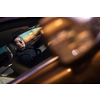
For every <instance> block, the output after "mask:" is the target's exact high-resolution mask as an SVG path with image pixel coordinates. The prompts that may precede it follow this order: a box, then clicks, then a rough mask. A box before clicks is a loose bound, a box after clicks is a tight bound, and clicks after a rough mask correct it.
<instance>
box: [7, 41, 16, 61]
mask: <svg viewBox="0 0 100 100" xmlns="http://www.w3.org/2000/svg"><path fill="white" fill-rule="evenodd" d="M7 49H8V51H9V58H10V60H12V59H13V58H15V56H16V49H15V47H14V45H13V44H12V43H9V44H8V45H7Z"/></svg>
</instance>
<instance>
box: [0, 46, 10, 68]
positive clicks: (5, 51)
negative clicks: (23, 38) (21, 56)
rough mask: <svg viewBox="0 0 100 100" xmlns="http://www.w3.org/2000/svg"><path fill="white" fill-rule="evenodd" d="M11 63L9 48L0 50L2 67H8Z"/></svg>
mask: <svg viewBox="0 0 100 100" xmlns="http://www.w3.org/2000/svg"><path fill="white" fill-rule="evenodd" d="M8 61H9V52H8V49H7V46H6V45H5V46H3V47H1V48H0V67H2V66H4V65H6V64H7V63H8Z"/></svg>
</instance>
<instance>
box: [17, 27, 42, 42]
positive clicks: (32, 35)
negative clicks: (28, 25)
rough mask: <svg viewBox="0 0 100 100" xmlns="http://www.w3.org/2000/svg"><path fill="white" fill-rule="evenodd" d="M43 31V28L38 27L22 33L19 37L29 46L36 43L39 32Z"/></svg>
mask: <svg viewBox="0 0 100 100" xmlns="http://www.w3.org/2000/svg"><path fill="white" fill-rule="evenodd" d="M41 29H42V27H38V28H34V29H31V30H29V31H27V32H24V33H22V34H21V35H19V36H18V37H20V38H21V39H23V41H24V42H25V43H26V44H28V43H29V42H30V41H32V40H33V41H34V40H35V39H36V37H38V36H39V34H38V33H39V31H40V30H41Z"/></svg>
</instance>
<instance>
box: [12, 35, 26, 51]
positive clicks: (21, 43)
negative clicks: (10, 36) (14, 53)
mask: <svg viewBox="0 0 100 100" xmlns="http://www.w3.org/2000/svg"><path fill="white" fill-rule="evenodd" d="M14 43H15V47H16V48H17V49H19V50H24V49H25V43H24V41H23V40H22V39H21V38H19V37H17V38H15V39H14Z"/></svg>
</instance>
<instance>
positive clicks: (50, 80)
mask: <svg viewBox="0 0 100 100" xmlns="http://www.w3.org/2000/svg"><path fill="white" fill-rule="evenodd" d="M71 71H72V70H71V68H67V69H66V70H64V71H62V72H61V73H58V74H56V75H55V76H54V77H52V78H50V79H48V80H47V81H44V82H43V83H42V84H49V83H51V82H53V81H55V80H57V79H60V78H62V77H63V76H65V75H68V74H69V73H70V72H71Z"/></svg>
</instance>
